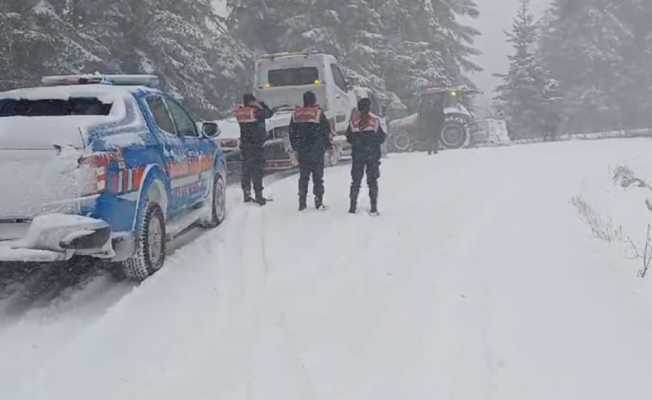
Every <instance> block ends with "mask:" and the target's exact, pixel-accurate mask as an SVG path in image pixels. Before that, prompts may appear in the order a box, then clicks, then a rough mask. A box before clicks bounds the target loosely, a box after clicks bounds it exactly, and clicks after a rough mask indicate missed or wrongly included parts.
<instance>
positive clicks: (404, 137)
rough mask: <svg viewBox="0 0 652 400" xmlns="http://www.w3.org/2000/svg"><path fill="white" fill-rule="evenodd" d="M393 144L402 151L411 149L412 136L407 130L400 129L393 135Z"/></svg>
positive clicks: (397, 149)
mask: <svg viewBox="0 0 652 400" xmlns="http://www.w3.org/2000/svg"><path fill="white" fill-rule="evenodd" d="M391 145H392V147H393V148H394V149H396V151H397V152H400V153H404V152H407V151H410V150H411V149H412V137H411V136H410V133H409V132H407V131H399V132H397V133H396V134H394V135H392V140H391Z"/></svg>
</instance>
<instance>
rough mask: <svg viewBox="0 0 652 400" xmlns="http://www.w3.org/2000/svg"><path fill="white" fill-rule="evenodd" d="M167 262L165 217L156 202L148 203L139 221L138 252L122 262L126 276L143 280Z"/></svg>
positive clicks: (137, 231)
mask: <svg viewBox="0 0 652 400" xmlns="http://www.w3.org/2000/svg"><path fill="white" fill-rule="evenodd" d="M164 262H165V218H164V217H163V211H162V210H161V207H159V206H158V205H157V204H155V203H148V204H147V205H145V209H144V211H143V213H142V216H141V217H140V221H138V228H137V230H136V253H135V254H134V255H133V256H132V257H131V258H130V259H128V260H126V261H124V262H123V263H122V265H123V269H124V273H125V276H126V277H127V278H128V279H131V280H135V281H143V280H145V279H146V278H147V277H148V276H150V275H152V274H153V273H155V272H156V271H158V270H159V269H161V267H163V264H164Z"/></svg>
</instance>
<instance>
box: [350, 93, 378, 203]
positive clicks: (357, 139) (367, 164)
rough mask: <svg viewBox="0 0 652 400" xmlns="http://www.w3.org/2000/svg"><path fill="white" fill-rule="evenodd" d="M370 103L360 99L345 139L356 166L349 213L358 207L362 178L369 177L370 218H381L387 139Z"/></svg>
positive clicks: (352, 176)
mask: <svg viewBox="0 0 652 400" xmlns="http://www.w3.org/2000/svg"><path fill="white" fill-rule="evenodd" d="M370 109H371V101H370V100H369V99H361V100H360V101H359V102H358V109H357V110H356V111H354V113H353V115H352V117H351V124H350V125H349V129H348V131H347V133H346V138H347V140H348V142H349V143H351V147H352V153H353V154H352V156H353V163H352V166H351V178H352V179H353V182H352V183H351V193H350V199H351V207H350V208H349V212H350V213H351V214H355V213H356V211H357V207H358V194H359V193H360V185H361V183H362V178H363V177H364V175H365V172H366V174H367V185H368V186H369V200H370V202H371V210H370V212H371V214H373V215H378V178H380V158H381V155H382V151H381V146H382V144H383V142H385V138H386V137H387V135H386V133H385V132H384V131H383V128H382V126H381V123H380V118H379V117H378V116H376V115H374V114H372V113H371V111H370Z"/></svg>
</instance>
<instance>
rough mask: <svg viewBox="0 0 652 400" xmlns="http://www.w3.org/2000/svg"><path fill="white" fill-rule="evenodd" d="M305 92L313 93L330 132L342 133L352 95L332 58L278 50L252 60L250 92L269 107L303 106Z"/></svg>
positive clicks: (290, 107) (345, 127)
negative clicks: (253, 61) (254, 69)
mask: <svg viewBox="0 0 652 400" xmlns="http://www.w3.org/2000/svg"><path fill="white" fill-rule="evenodd" d="M307 91H312V92H314V93H315V94H316V95H317V102H318V104H319V105H320V106H321V107H322V109H323V110H324V111H325V113H326V116H327V117H328V119H329V121H330V122H331V126H332V127H333V132H334V133H336V134H340V135H341V134H344V133H345V132H346V129H347V128H348V125H349V120H350V117H351V112H352V111H353V109H354V108H355V106H356V96H355V93H354V91H353V87H352V86H351V84H350V83H349V82H348V81H347V79H346V77H345V76H344V74H343V73H342V70H341V68H340V66H339V65H338V62H337V59H336V58H335V57H333V56H332V55H328V54H322V53H314V52H299V53H278V54H268V55H264V56H262V57H259V58H258V60H257V61H256V76H255V82H254V94H255V96H256V97H257V98H258V99H260V100H262V101H264V102H265V103H267V105H269V106H270V107H271V108H277V109H279V110H280V111H281V112H282V111H283V110H285V111H287V112H290V111H291V110H293V109H294V108H295V107H297V106H301V105H303V94H304V93H305V92H307Z"/></svg>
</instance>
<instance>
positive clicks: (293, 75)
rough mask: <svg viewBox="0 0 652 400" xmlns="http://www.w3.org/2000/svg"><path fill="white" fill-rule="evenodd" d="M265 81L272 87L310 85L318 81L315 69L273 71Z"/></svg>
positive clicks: (317, 72) (317, 73) (301, 68)
mask: <svg viewBox="0 0 652 400" xmlns="http://www.w3.org/2000/svg"><path fill="white" fill-rule="evenodd" d="M267 79H268V81H269V84H270V85H272V86H296V85H312V84H314V83H315V81H317V80H319V71H318V70H317V68H316V67H300V68H287V69H274V70H271V71H269V73H268V76H267Z"/></svg>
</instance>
